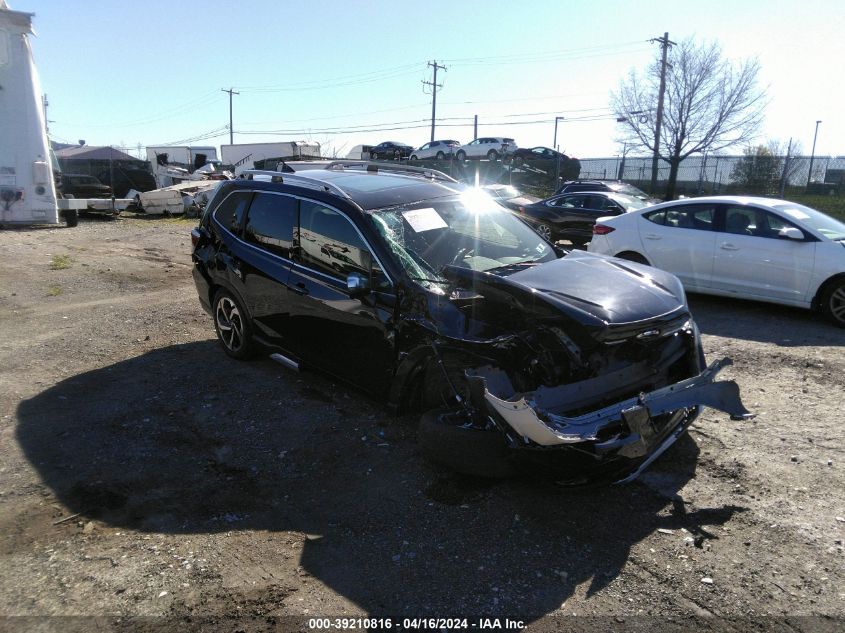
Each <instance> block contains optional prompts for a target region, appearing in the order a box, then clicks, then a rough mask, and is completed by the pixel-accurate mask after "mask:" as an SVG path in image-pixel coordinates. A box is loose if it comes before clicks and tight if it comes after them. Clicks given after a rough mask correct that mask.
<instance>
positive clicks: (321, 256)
mask: <svg viewBox="0 0 845 633" xmlns="http://www.w3.org/2000/svg"><path fill="white" fill-rule="evenodd" d="M297 243H298V246H299V258H298V259H299V260H300V261H301V262H302V263H303V264H304V265H306V266H308V267H309V268H313V269H314V270H317V271H319V272H321V273H323V274H324V275H329V276H330V277H334V278H335V279H337V280H339V281H343V282H344V283H345V281H346V276H347V275H348V274H349V273H351V272H358V273H361V274H363V275H365V276H367V277H370V276H372V277H371V278H372V280H373V287H374V288H376V289H379V288H381V289H384V288H385V287H388V286H389V285H390V282H389V281H388V279H387V277H386V275H385V274H384V272H383V271H381V270H380V269H379V267H378V264H377V262H376V261H375V258H373V256H372V253H371V252H370V248H369V246H368V245H367V244H366V242H364V240H363V239H362V238H361V236H360V235H359V234H358V231H357V229H356V228H355V226H354V225H353V224H352V222H351V221H350V220H349V219H348V218H347V217H346V216H344V215H342V214H341V213H339V212H337V211H335V210H334V209H331V208H329V207H327V206H325V205H322V204H320V203H318V202H313V201H310V200H309V201H305V200H303V201H301V202H300V207H299V228H298V231H297Z"/></svg>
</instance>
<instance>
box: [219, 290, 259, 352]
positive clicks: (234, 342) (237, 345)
mask: <svg viewBox="0 0 845 633" xmlns="http://www.w3.org/2000/svg"><path fill="white" fill-rule="evenodd" d="M212 314H213V315H214V329H215V331H216V332H217V340H218V341H219V342H220V346H221V347H222V348H223V351H224V352H226V354H227V355H229V356H231V357H232V358H237V359H238V360H247V359H248V358H250V357H252V355H253V353H254V352H255V343H254V342H253V340H252V323H251V322H250V320H249V315H248V314H247V312H246V310H244V308H243V306H242V305H241V302H240V301H238V299H237V298H235V296H234V295H233V294H232V293H230V292H229V291H228V290H222V289H221V290H218V291H217V294H215V295H214V301H213V302H212Z"/></svg>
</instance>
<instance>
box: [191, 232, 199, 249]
mask: <svg viewBox="0 0 845 633" xmlns="http://www.w3.org/2000/svg"><path fill="white" fill-rule="evenodd" d="M201 237H202V233H200V230H199V228H195V229H192V230H191V246H193V247H194V248H196V247H197V244H199V243H200V238H201Z"/></svg>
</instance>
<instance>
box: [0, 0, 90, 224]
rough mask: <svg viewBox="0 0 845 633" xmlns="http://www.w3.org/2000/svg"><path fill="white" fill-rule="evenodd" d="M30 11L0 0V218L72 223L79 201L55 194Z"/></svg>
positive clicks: (82, 202) (8, 221)
mask: <svg viewBox="0 0 845 633" xmlns="http://www.w3.org/2000/svg"><path fill="white" fill-rule="evenodd" d="M32 16H33V14H32V13H24V12H22V11H12V10H11V9H9V7H8V5H7V4H6V2H5V0H0V87H2V89H0V223H2V224H57V223H58V222H59V218H60V216H63V217H64V218H65V220H66V221H67V223H68V225H71V226H72V225H75V224H76V220H77V215H78V212H79V210H81V209H85V207H86V206H87V203H86V201H85V200H73V199H71V200H66V199H59V198H57V196H56V186H55V179H54V172H53V169H54V164H53V162H52V160H55V159H54V158H53V159H52V160H51V152H50V147H49V144H48V142H47V128H46V127H45V121H44V111H43V109H42V107H41V84H40V82H39V80H38V71H37V70H36V68H35V62H34V60H33V57H32V48H31V47H30V44H29V35H30V34H31V33H33V30H32Z"/></svg>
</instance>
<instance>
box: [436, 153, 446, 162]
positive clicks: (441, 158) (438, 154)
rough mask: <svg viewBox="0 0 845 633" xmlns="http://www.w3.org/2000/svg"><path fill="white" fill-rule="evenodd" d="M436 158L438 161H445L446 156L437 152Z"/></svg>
mask: <svg viewBox="0 0 845 633" xmlns="http://www.w3.org/2000/svg"><path fill="white" fill-rule="evenodd" d="M435 158H436V159H437V160H443V159H444V158H446V154H444V153H443V152H437V155H436V156H435Z"/></svg>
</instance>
